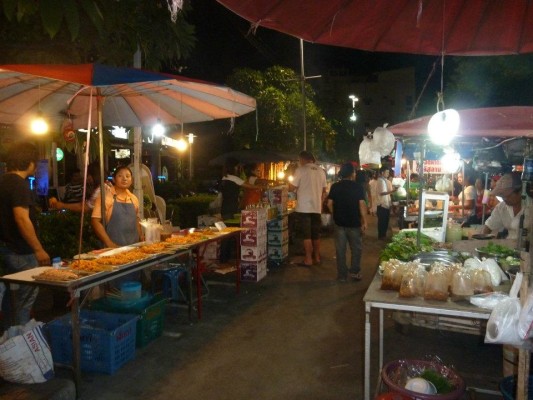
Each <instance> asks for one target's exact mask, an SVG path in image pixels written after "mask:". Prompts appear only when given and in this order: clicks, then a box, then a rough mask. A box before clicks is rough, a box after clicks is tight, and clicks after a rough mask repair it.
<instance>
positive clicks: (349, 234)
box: [335, 225, 363, 279]
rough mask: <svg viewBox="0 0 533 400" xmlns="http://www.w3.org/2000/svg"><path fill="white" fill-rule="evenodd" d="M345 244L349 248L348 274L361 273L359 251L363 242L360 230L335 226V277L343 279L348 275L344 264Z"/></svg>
mask: <svg viewBox="0 0 533 400" xmlns="http://www.w3.org/2000/svg"><path fill="white" fill-rule="evenodd" d="M346 244H348V246H349V247H350V253H351V263H350V269H349V272H350V273H351V274H358V273H359V272H360V271H361V251H362V249H363V242H362V238H361V228H346V227H343V226H338V225H335V252H336V256H337V277H338V278H340V279H344V278H346V277H347V275H348V266H347V264H346Z"/></svg>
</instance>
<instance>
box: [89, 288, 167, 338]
mask: <svg viewBox="0 0 533 400" xmlns="http://www.w3.org/2000/svg"><path fill="white" fill-rule="evenodd" d="M106 300H107V299H105V298H103V299H99V300H96V301H94V302H92V303H91V308H92V309H94V310H101V311H107V312H113V313H124V312H127V313H136V314H138V316H139V319H138V320H137V334H136V345H137V347H139V348H140V347H144V346H146V345H147V344H148V343H150V342H151V341H153V340H154V339H157V338H158V337H160V336H161V335H162V334H163V327H164V324H165V305H166V303H167V299H166V298H164V297H163V296H162V295H157V296H155V297H151V298H150V301H149V302H148V305H147V304H146V303H139V304H138V305H137V307H127V308H126V309H125V308H122V307H121V306H120V304H118V303H117V302H109V301H106ZM117 304H118V305H117Z"/></svg>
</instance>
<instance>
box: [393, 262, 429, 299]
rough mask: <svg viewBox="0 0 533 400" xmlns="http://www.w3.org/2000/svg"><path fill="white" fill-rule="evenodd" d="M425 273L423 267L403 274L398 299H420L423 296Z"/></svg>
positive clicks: (417, 267) (411, 269)
mask: <svg viewBox="0 0 533 400" xmlns="http://www.w3.org/2000/svg"><path fill="white" fill-rule="evenodd" d="M427 274H428V273H427V272H426V270H425V269H424V267H423V266H416V267H414V268H410V269H409V270H408V271H407V272H405V273H404V274H403V277H402V284H401V286H400V293H399V296H400V297H419V296H420V297H421V296H423V295H424V285H425V283H426V277H427Z"/></svg>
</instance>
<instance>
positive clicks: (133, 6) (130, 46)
mask: <svg viewBox="0 0 533 400" xmlns="http://www.w3.org/2000/svg"><path fill="white" fill-rule="evenodd" d="M0 3H1V10H0V39H1V40H0V62H1V63H68V64H74V63H83V62H101V63H105V64H109V65H122V66H123V65H131V64H132V60H133V54H134V53H135V51H136V50H137V47H139V48H140V49H141V52H142V55H143V66H144V67H145V68H147V69H153V70H159V69H161V68H162V67H163V66H166V67H167V68H171V69H178V68H179V64H178V62H179V60H180V59H183V58H184V57H186V56H187V55H188V54H189V53H190V51H191V50H192V48H193V46H194V43H195V38H194V27H193V26H192V25H191V24H189V23H188V22H187V21H186V20H185V15H186V11H187V10H183V11H182V12H180V13H179V14H178V20H177V21H176V23H173V22H172V21H171V20H170V14H169V11H168V9H167V4H166V1H165V0H128V1H114V0H113V1H109V0H39V1H34V0H0Z"/></svg>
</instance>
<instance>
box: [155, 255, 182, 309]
mask: <svg viewBox="0 0 533 400" xmlns="http://www.w3.org/2000/svg"><path fill="white" fill-rule="evenodd" d="M188 273H189V271H188V270H187V268H185V267H184V266H182V265H181V264H170V267H169V268H166V269H156V270H153V271H152V292H154V293H155V281H156V280H157V279H158V278H161V279H162V283H163V296H164V297H167V298H169V299H172V300H173V301H176V302H177V301H180V300H183V301H185V302H188V297H187V296H186V295H185V293H183V290H182V289H181V287H180V282H179V281H180V277H181V276H183V275H185V278H186V279H188V276H187V275H188Z"/></svg>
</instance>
